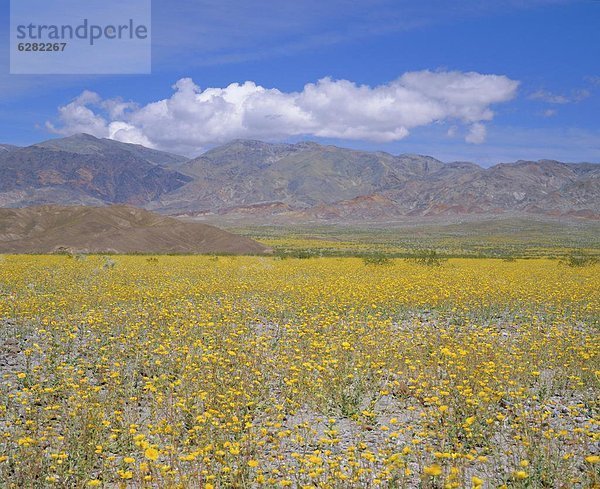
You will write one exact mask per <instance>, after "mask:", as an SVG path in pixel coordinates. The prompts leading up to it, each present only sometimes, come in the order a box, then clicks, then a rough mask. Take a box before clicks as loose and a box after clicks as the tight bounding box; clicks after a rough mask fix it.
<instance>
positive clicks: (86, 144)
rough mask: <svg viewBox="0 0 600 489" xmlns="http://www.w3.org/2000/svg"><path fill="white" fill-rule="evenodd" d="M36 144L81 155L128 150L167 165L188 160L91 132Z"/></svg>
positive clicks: (153, 161) (155, 162) (139, 156)
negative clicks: (93, 134)
mask: <svg viewBox="0 0 600 489" xmlns="http://www.w3.org/2000/svg"><path fill="white" fill-rule="evenodd" d="M34 146H38V147H40V148H47V149H54V150H58V151H66V152H67V153H75V154H81V155H110V154H115V153H119V152H127V153H131V154H132V155H134V156H136V157H137V158H140V159H142V160H146V161H147V162H148V163H152V164H153V165H161V166H165V167H168V166H177V165H179V164H181V163H183V162H185V161H187V160H188V158H186V157H185V156H181V155H176V154H172V153H165V152H164V151H157V150H155V149H150V148H146V147H145V146H142V145H140V144H129V143H121V142H119V141H115V140H113V139H99V138H96V137H94V136H91V135H90V134H75V135H73V136H68V137H66V138H59V139H49V140H47V141H43V142H41V143H37V144H35V145H34Z"/></svg>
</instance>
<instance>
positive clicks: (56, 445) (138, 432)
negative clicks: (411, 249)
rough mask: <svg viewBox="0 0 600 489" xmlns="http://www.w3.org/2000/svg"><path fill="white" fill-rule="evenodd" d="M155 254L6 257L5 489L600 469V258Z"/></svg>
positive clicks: (507, 480) (577, 473) (591, 474)
mask: <svg viewBox="0 0 600 489" xmlns="http://www.w3.org/2000/svg"><path fill="white" fill-rule="evenodd" d="M110 259H112V258H110ZM148 260H149V258H148V257H145V256H119V257H118V258H117V257H115V259H114V261H118V266H115V267H114V268H112V269H111V271H110V273H104V272H103V271H102V267H103V266H104V265H105V264H106V261H107V258H106V257H102V256H88V257H87V259H86V260H85V261H76V260H72V259H68V258H67V257H66V256H60V255H53V256H7V257H5V260H4V262H3V264H2V267H1V268H0V284H2V290H3V291H5V292H4V293H3V295H2V296H1V297H0V366H1V367H0V368H1V372H2V376H1V377H0V401H1V402H0V431H1V434H2V436H0V486H1V487H7V488H20V487H86V486H87V487H95V486H98V487H186V488H187V487H190V488H197V487H198V488H211V487H212V488H230V487H256V488H259V487H265V488H273V487H298V488H299V487H323V488H325V487H331V488H334V489H342V488H344V489H345V488H349V489H353V488H357V489H358V488H363V487H373V488H376V487H382V488H383V487H386V488H392V487H393V488H395V487H423V488H438V487H481V488H483V487H503V486H504V487H511V488H512V487H514V488H519V487H521V488H525V487H532V488H533V487H573V488H588V487H595V485H597V484H598V483H599V482H600V480H599V476H598V463H600V461H599V457H598V452H597V443H598V436H599V432H598V397H599V393H600V390H599V384H598V358H599V355H600V338H599V337H598V334H597V331H598V330H597V328H598V325H599V317H600V295H599V294H600V292H599V291H600V283H599V277H600V274H599V273H598V268H597V267H598V265H590V266H586V267H558V266H556V263H555V262H551V261H549V260H540V259H531V260H527V261H524V260H518V261H514V262H505V261H502V260H499V259H450V260H449V261H448V264H447V265H446V266H442V267H436V268H435V270H434V269H433V268H432V267H428V266H421V265H419V264H417V263H415V262H413V261H406V260H390V261H389V262H388V263H387V265H386V266H365V263H364V260H363V259H362V258H319V259H315V260H298V259H294V258H290V259H287V260H276V259H275V257H273V258H271V257H219V259H218V260H217V261H214V260H213V259H212V258H211V257H209V256H195V257H191V256H188V257H182V256H161V257H160V259H159V260H158V262H155V261H152V263H153V266H148Z"/></svg>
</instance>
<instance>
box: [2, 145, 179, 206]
mask: <svg viewBox="0 0 600 489" xmlns="http://www.w3.org/2000/svg"><path fill="white" fill-rule="evenodd" d="M113 143H114V142H113V141H108V140H100V139H96V138H93V137H92V136H85V135H80V136H73V137H71V138H65V139H63V140H55V141H52V142H51V143H50V142H46V143H42V144H39V145H33V146H28V147H26V148H18V149H15V150H13V151H7V152H1V153H0V205H2V206H12V207H14V206H23V205H31V204H44V203H51V204H74V203H82V204H102V203H128V204H136V205H140V204H145V203H147V202H150V201H151V200H153V199H155V198H157V197H158V196H160V195H162V194H163V193H167V192H170V191H173V190H175V189H177V188H179V187H181V186H183V185H184V184H185V183H187V182H189V181H190V180H191V178H190V177H188V176H186V175H183V174H181V173H179V172H177V171H174V170H170V169H166V168H163V167H161V166H158V165H156V164H153V163H152V162H150V161H149V160H148V159H146V158H144V157H141V156H139V155H138V153H139V154H144V151H140V152H138V151H137V150H136V149H135V148H134V150H131V148H129V147H128V146H130V145H124V146H125V148H123V143H117V144H113ZM62 147H64V149H62ZM148 151H152V150H148ZM150 156H151V157H153V158H154V157H156V155H155V154H154V153H152V154H151V155H150Z"/></svg>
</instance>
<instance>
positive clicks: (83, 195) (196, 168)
mask: <svg viewBox="0 0 600 489" xmlns="http://www.w3.org/2000/svg"><path fill="white" fill-rule="evenodd" d="M119 203H123V204H131V205H135V206H138V207H144V208H146V209H149V210H154V211H157V212H160V213H162V214H171V215H187V216H193V217H194V216H198V217H199V216H207V215H214V216H230V217H232V218H235V219H244V220H246V221H247V222H252V221H253V220H258V221H260V222H262V223H265V222H281V221H282V220H283V221H285V222H286V223H293V222H304V221H314V220H316V221H332V222H356V221H364V220H389V219H402V218H407V219H412V218H415V217H429V216H461V215H465V216H466V215H470V216H481V215H500V214H508V215H516V214H518V215H521V216H528V215H529V216H534V217H535V216H550V217H566V218H583V219H599V218H600V165H598V164H592V163H562V162H559V161H553V160H539V161H517V162H515V163H501V164H498V165H495V166H492V167H490V168H482V167H481V166H479V165H477V164H475V163H471V162H452V163H443V162H441V161H439V160H437V159H435V158H432V157H430V156H425V155H413V154H401V155H392V154H389V153H385V152H382V151H376V152H372V151H358V150H352V149H347V148H340V147H337V146H331V145H321V144H317V143H314V142H300V143H296V144H274V143H266V142H262V141H253V140H243V139H238V140H234V141H231V142H230V143H227V144H224V145H222V146H218V147H215V148H213V149H211V150H210V151H207V152H205V153H204V154H202V155H200V156H199V157H197V158H194V159H191V160H187V161H186V160H185V159H184V158H183V157H181V156H178V155H172V154H169V153H164V152H160V151H156V150H153V149H149V148H144V147H143V146H139V145H133V144H127V143H120V142H117V141H113V140H109V139H98V138H95V137H93V136H90V135H87V134H79V135H75V136H70V137H67V138H62V139H54V140H50V141H45V142H43V143H39V144H37V145H33V146H29V147H25V148H11V147H7V149H4V150H0V206H3V207H23V206H29V205H41V204H67V205H71V204H82V205H106V204H119Z"/></svg>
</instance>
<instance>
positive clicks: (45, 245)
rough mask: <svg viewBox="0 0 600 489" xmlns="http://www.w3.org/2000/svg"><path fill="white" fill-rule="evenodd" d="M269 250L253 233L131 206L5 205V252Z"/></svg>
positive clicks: (1, 244) (0, 240)
mask: <svg viewBox="0 0 600 489" xmlns="http://www.w3.org/2000/svg"><path fill="white" fill-rule="evenodd" d="M60 250H69V251H73V252H86V253H107V252H112V253H235V254H255V253H266V252H268V251H269V250H268V248H266V247H265V246H263V245H261V244H260V243H258V242H256V241H253V240H251V239H249V238H245V237H242V236H237V235H235V234H232V233H228V232H226V231H223V230H221V229H219V228H216V227H214V226H209V225H206V224H201V223H190V222H184V221H180V220H179V219H176V218H173V217H166V216H161V215H158V214H154V213H152V212H148V211H146V210H142V209H137V208H134V207H128V206H110V207H82V206H73V207H61V206H41V207H26V208H22V209H0V253H53V252H56V251H60Z"/></svg>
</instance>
